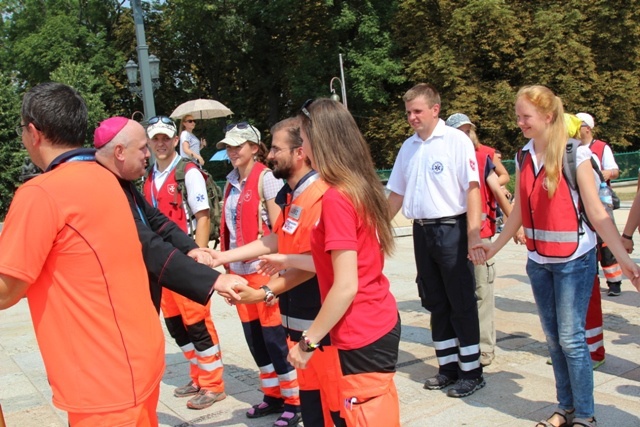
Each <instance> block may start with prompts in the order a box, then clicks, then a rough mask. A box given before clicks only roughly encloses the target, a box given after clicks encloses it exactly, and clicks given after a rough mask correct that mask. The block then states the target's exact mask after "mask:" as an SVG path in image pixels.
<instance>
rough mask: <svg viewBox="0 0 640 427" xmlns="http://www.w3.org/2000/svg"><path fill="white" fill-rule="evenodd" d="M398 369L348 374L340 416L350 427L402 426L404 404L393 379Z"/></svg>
mask: <svg viewBox="0 0 640 427" xmlns="http://www.w3.org/2000/svg"><path fill="white" fill-rule="evenodd" d="M394 375H395V372H390V373H381V372H368V373H362V374H351V375H344V376H343V377H342V378H341V379H340V397H341V398H342V401H343V402H344V405H343V407H342V410H341V412H340V415H341V416H342V418H344V419H345V421H346V422H347V426H348V427H382V426H384V427H400V404H399V402H398V391H397V390H396V384H395V382H394V381H393V376H394Z"/></svg>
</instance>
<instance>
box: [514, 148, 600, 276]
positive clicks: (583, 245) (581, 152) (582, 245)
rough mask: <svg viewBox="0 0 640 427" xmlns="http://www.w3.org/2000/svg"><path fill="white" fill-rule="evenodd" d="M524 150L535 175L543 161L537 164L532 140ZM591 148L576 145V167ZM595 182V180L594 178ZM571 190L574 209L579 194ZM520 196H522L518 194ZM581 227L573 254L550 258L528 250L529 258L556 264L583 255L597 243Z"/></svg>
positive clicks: (588, 155) (593, 234)
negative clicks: (530, 160)
mask: <svg viewBox="0 0 640 427" xmlns="http://www.w3.org/2000/svg"><path fill="white" fill-rule="evenodd" d="M522 150H523V151H524V150H528V151H529V154H530V155H531V159H532V160H533V170H534V171H535V173H536V175H537V174H538V172H539V171H540V168H542V166H543V165H544V163H540V164H538V161H537V159H536V152H535V150H534V148H533V140H531V141H529V142H528V143H527V145H525V146H524V148H523V149H522ZM591 155H592V153H591V149H589V147H588V146H586V145H580V146H579V147H578V150H577V152H576V168H577V167H578V166H580V165H581V164H582V163H583V162H587V161H591V160H590V159H591ZM594 157H595V156H594ZM516 167H517V168H518V171H519V170H520V164H519V163H518V156H517V155H516ZM594 175H595V176H596V177H597V174H596V172H595V171H594ZM596 182H597V180H596ZM570 190H571V198H572V199H573V205H574V206H575V207H576V209H577V208H578V201H579V196H580V195H579V194H578V192H577V191H576V190H574V189H572V188H570ZM520 197H522V196H520ZM582 228H583V230H584V233H583V234H581V235H580V241H579V242H578V249H576V251H575V252H574V254H573V255H571V256H570V257H567V258H550V257H545V256H542V255H540V254H538V253H537V252H536V251H528V252H529V259H531V260H532V261H535V262H537V263H538V264H558V263H561V262H567V261H571V260H574V259H576V258H580V257H581V256H582V255H584V254H585V253H587V252H588V251H590V250H591V249H593V248H594V247H595V245H596V243H597V240H596V239H597V238H596V233H595V232H594V231H592V230H591V229H590V228H589V226H588V225H586V224H584V223H583V224H582Z"/></svg>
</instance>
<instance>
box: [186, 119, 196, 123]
mask: <svg viewBox="0 0 640 427" xmlns="http://www.w3.org/2000/svg"><path fill="white" fill-rule="evenodd" d="M184 122H185V123H195V122H196V121H195V120H193V119H189V120H185V121H184Z"/></svg>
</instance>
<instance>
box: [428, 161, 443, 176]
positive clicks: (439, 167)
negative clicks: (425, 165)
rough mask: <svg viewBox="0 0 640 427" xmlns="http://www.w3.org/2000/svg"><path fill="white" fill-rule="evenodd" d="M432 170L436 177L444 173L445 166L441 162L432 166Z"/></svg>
mask: <svg viewBox="0 0 640 427" xmlns="http://www.w3.org/2000/svg"><path fill="white" fill-rule="evenodd" d="M431 170H432V171H433V173H435V174H436V175H437V174H440V173H442V171H444V165H443V164H442V163H441V162H435V163H434V164H433V165H431Z"/></svg>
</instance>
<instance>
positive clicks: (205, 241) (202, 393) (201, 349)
mask: <svg viewBox="0 0 640 427" xmlns="http://www.w3.org/2000/svg"><path fill="white" fill-rule="evenodd" d="M177 132H178V130H177V129H176V125H175V124H174V123H173V121H172V120H171V119H170V118H168V117H164V116H157V117H153V118H152V119H150V120H149V127H147V135H148V136H149V146H150V147H151V151H152V152H153V155H154V157H155V159H156V162H155V164H154V165H152V167H151V171H150V172H149V174H148V176H147V179H146V180H145V183H144V186H143V192H144V195H145V197H146V199H147V202H149V203H150V204H152V205H153V207H155V208H157V209H159V210H160V212H162V213H163V214H165V215H166V216H167V217H168V218H169V219H171V220H172V221H173V222H174V223H176V224H177V225H178V227H180V229H181V230H182V231H184V232H187V231H188V232H189V234H190V235H192V236H194V238H195V241H196V244H197V245H198V246H199V247H201V248H206V247H208V245H209V227H210V221H209V209H210V208H211V207H210V206H209V199H208V197H207V187H206V182H205V179H204V176H203V175H202V173H201V172H200V168H199V167H198V165H197V164H196V163H194V162H193V161H190V160H186V159H184V158H182V157H180V155H178V152H177V151H176V146H177V145H178V135H177ZM178 168H182V169H181V170H184V171H185V175H184V184H183V185H184V187H185V189H186V193H185V194H186V200H183V197H182V195H183V192H182V191H180V188H179V184H178V181H177V179H176V170H177V169H178ZM187 205H188V209H187ZM190 212H193V218H191V217H190V216H191V215H190ZM161 307H162V315H163V316H164V321H165V323H166V325H167V329H168V330H169V333H170V334H171V336H172V337H173V338H174V339H175V341H176V344H178V346H179V347H180V348H181V349H182V352H183V354H184V356H185V358H186V359H187V360H189V361H190V362H191V363H190V364H189V365H190V377H191V379H190V381H189V383H188V384H186V385H184V386H182V387H178V388H176V389H175V390H174V391H173V394H174V396H176V397H191V396H192V397H191V399H189V400H188V401H187V407H188V408H190V409H204V408H208V407H209V406H211V405H213V404H214V403H215V402H218V401H220V400H223V399H225V398H226V397H227V395H226V394H225V393H224V380H223V378H222V374H223V369H224V368H223V365H222V355H221V352H220V346H219V342H220V341H219V340H218V334H217V332H216V328H215V326H214V324H213V319H212V318H211V301H208V302H207V303H206V304H204V305H202V304H199V303H197V302H194V301H191V300H189V299H188V298H185V297H183V296H181V295H180V294H178V293H176V292H173V291H171V290H169V289H166V288H165V289H163V290H162V302H161Z"/></svg>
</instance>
